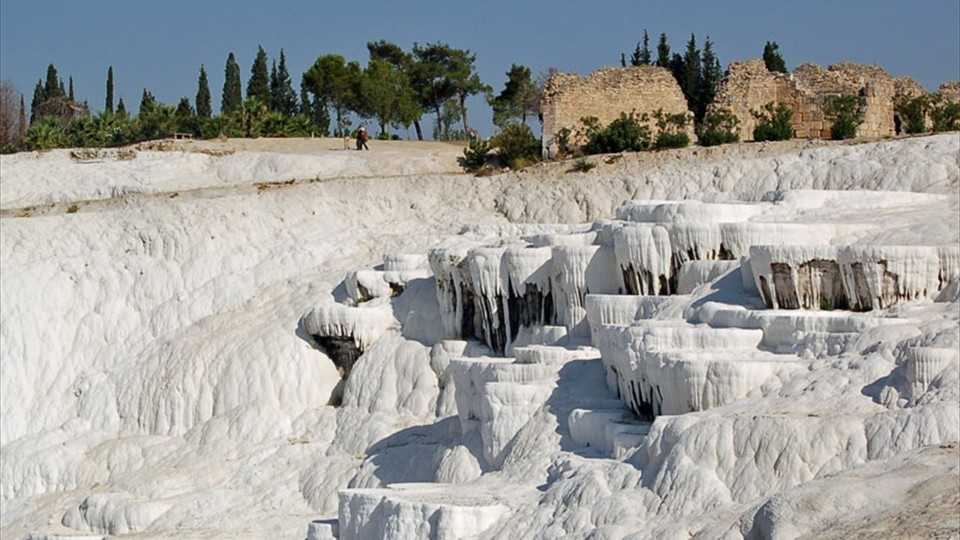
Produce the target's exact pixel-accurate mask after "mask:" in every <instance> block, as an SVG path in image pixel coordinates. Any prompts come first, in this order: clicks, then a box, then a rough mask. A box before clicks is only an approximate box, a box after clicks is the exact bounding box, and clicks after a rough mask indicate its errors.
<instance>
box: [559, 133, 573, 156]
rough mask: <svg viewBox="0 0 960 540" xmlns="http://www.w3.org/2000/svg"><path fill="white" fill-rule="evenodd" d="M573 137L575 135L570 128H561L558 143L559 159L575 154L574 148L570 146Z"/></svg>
mask: <svg viewBox="0 0 960 540" xmlns="http://www.w3.org/2000/svg"><path fill="white" fill-rule="evenodd" d="M571 135H573V131H572V130H571V129H570V128H568V127H565V128H561V129H560V131H557V135H556V142H557V157H558V158H563V157H565V156H569V155H572V154H573V147H572V146H571V145H570V136H571Z"/></svg>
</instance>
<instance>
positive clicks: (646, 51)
mask: <svg viewBox="0 0 960 540" xmlns="http://www.w3.org/2000/svg"><path fill="white" fill-rule="evenodd" d="M652 60H653V56H652V55H651V54H650V36H649V35H647V30H646V29H644V30H643V48H641V49H640V64H641V65H644V66H649V65H650V62H651V61H652Z"/></svg>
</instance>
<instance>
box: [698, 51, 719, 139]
mask: <svg viewBox="0 0 960 540" xmlns="http://www.w3.org/2000/svg"><path fill="white" fill-rule="evenodd" d="M701 63H702V64H703V70H702V76H701V77H700V91H699V94H700V95H699V100H698V101H699V105H700V107H699V109H697V110H695V111H694V115H695V116H696V120H697V122H700V121H701V120H703V117H704V114H706V111H707V106H709V105H710V104H711V103H713V100H714V98H715V97H716V96H717V88H719V86H720V79H721V78H722V77H723V72H722V71H721V69H720V60H718V59H717V56H716V54H714V52H713V42H712V41H710V38H709V37H707V40H706V41H704V42H703V56H702V57H701Z"/></svg>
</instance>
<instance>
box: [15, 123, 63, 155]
mask: <svg viewBox="0 0 960 540" xmlns="http://www.w3.org/2000/svg"><path fill="white" fill-rule="evenodd" d="M69 144H70V141H69V138H68V137H67V133H66V131H64V129H63V126H61V125H60V124H59V123H58V122H57V121H56V120H54V119H53V118H44V119H42V120H40V121H39V122H35V123H34V124H33V125H31V126H30V129H29V130H27V137H26V147H27V148H29V149H30V150H51V149H53V148H66V147H67V146H68V145H69Z"/></svg>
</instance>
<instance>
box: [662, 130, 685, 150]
mask: <svg viewBox="0 0 960 540" xmlns="http://www.w3.org/2000/svg"><path fill="white" fill-rule="evenodd" d="M689 145H690V136H689V135H687V134H686V133H669V132H662V133H659V134H657V140H656V141H654V143H653V147H654V148H655V149H657V150H666V149H668V148H686V147H687V146H689Z"/></svg>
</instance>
